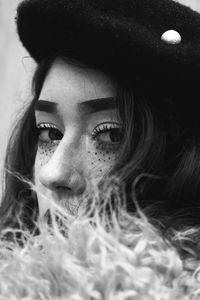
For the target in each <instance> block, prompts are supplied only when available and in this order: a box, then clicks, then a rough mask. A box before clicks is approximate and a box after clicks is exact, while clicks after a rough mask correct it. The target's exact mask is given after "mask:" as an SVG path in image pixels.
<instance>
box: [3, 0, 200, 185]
mask: <svg viewBox="0 0 200 300" xmlns="http://www.w3.org/2000/svg"><path fill="white" fill-rule="evenodd" d="M54 1H56V0H54ZM72 1H73V0H72ZM19 2H21V0H0V180H1V173H2V166H3V160H4V156H5V149H6V144H7V140H8V137H9V135H10V132H11V128H12V126H13V124H14V121H15V120H16V118H17V117H18V116H19V113H20V111H21V107H23V106H24V105H25V104H26V102H27V101H30V98H31V95H30V78H31V75H32V72H33V70H34V67H35V64H34V62H33V61H32V60H31V58H30V57H29V56H28V53H26V51H25V49H23V47H22V46H21V44H20V42H19V40H18V37H17V34H16V28H15V14H16V7H17V5H18V3H19ZM177 2H180V3H183V4H185V5H188V6H190V7H191V8H193V9H194V10H197V11H200V0H177ZM191 34H192V33H191ZM199 38H200V37H199ZM0 186H1V185H0Z"/></svg>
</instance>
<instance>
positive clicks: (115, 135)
mask: <svg viewBox="0 0 200 300" xmlns="http://www.w3.org/2000/svg"><path fill="white" fill-rule="evenodd" d="M92 139H93V140H95V141H96V142H97V143H98V145H99V147H100V149H101V150H116V149H118V148H119V146H120V145H121V143H122V140H123V132H122V126H120V124H118V123H112V122H110V123H102V124H99V125H97V126H96V127H95V128H94V130H93V132H92Z"/></svg>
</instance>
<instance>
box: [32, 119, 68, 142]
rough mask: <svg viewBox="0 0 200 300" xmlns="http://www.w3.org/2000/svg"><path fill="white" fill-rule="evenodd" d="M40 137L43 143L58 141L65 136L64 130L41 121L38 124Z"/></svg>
mask: <svg viewBox="0 0 200 300" xmlns="http://www.w3.org/2000/svg"><path fill="white" fill-rule="evenodd" d="M37 129H38V139H39V141H40V142H42V143H49V142H52V141H58V140H61V139H62V138H63V134H62V132H61V131H60V130H59V129H58V128H57V127H56V126H55V125H53V124H46V123H41V124H38V125H37Z"/></svg>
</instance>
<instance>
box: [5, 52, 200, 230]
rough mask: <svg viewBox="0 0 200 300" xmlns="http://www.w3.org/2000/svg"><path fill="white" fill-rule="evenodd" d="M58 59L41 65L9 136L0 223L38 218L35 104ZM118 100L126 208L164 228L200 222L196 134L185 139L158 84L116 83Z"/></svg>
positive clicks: (28, 223)
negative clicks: (29, 97) (138, 211)
mask: <svg viewBox="0 0 200 300" xmlns="http://www.w3.org/2000/svg"><path fill="white" fill-rule="evenodd" d="M54 59H55V57H51V58H46V59H45V60H43V61H42V62H41V63H40V64H39V65H38V67H37V69H36V71H35V74H34V77H33V84H32V91H33V99H32V101H31V102H30V104H29V105H28V107H27V108H26V110H25V111H24V112H23V115H22V116H21V117H20V119H19V121H18V123H17V125H16V126H15V128H14V130H13V133H12V135H11V137H10V140H9V143H8V146H7V152H6V159H5V167H4V184H3V187H4V189H3V196H2V202H1V208H0V227H1V228H5V227H8V226H9V227H12V228H16V227H19V225H20V226H21V225H23V226H24V227H25V228H28V229H29V230H31V231H32V230H34V222H35V220H36V219H37V216H38V203H37V196H36V194H35V193H34V192H33V191H32V190H31V188H30V185H29V184H28V182H26V181H24V180H22V178H26V179H27V180H30V181H31V180H32V179H33V178H32V176H33V166H34V161H35V155H36V151H37V141H38V136H37V130H36V124H35V116H34V106H35V103H36V101H37V100H38V97H39V95H40V91H41V89H42V86H43V83H44V80H45V78H46V75H47V73H48V71H49V70H50V67H51V65H52V63H53V61H54ZM116 103H117V107H118V111H119V115H120V119H121V121H122V124H123V132H124V138H123V144H122V148H121V154H120V157H119V159H118V161H117V163H116V165H115V167H114V168H113V170H112V172H113V173H115V174H117V176H119V178H120V180H121V182H123V184H125V191H126V208H127V210H128V211H130V212H134V211H135V204H134V201H133V194H134V197H135V198H136V199H137V202H138V204H139V206H140V207H141V208H143V209H144V211H145V212H146V214H147V215H148V216H149V217H150V219H152V222H153V221H154V222H157V221H158V222H157V223H158V224H162V226H163V227H162V228H164V229H165V230H166V228H171V227H173V228H179V227H182V226H186V227H187V226H194V225H195V226H197V225H199V223H200V221H199V220H200V218H199V217H198V215H199V211H200V209H199V207H200V199H199V198H200V197H199V195H200V191H199V181H200V149H199V147H200V146H199V143H198V141H197V140H195V138H192V137H191V138H190V139H186V138H185V137H184V135H182V134H181V128H180V125H179V123H178V121H177V120H176V116H175V114H174V112H173V104H172V101H170V99H168V98H167V97H166V98H165V97H164V96H163V95H162V94H160V92H159V91H157V90H156V89H155V88H154V89H153V88H152V89H151V88H146V87H145V85H143V84H142V83H141V82H139V81H137V79H135V80H133V81H132V83H131V84H130V83H129V84H126V83H122V82H118V84H117V96H116Z"/></svg>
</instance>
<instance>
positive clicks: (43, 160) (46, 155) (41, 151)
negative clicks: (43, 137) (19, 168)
mask: <svg viewBox="0 0 200 300" xmlns="http://www.w3.org/2000/svg"><path fill="white" fill-rule="evenodd" d="M57 147H58V144H53V145H50V146H47V145H46V144H42V145H39V146H38V150H37V154H36V160H35V161H36V164H37V166H38V167H43V166H44V165H46V164H47V163H48V162H49V160H50V159H51V157H52V155H53V154H54V152H55V151H56V148H57Z"/></svg>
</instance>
